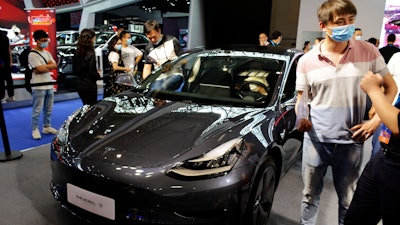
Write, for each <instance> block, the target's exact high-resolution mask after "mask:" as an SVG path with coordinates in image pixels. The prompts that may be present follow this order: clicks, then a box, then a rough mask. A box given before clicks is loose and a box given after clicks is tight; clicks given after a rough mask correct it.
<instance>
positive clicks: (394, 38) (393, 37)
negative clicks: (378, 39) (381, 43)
mask: <svg viewBox="0 0 400 225" xmlns="http://www.w3.org/2000/svg"><path fill="white" fill-rule="evenodd" d="M395 41H396V35H395V34H389V35H388V36H387V42H395Z"/></svg>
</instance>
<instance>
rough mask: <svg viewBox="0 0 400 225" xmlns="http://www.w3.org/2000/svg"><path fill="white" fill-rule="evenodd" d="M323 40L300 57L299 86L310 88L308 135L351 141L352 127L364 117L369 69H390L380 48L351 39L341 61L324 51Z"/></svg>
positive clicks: (322, 140) (297, 87) (340, 142)
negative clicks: (364, 82)
mask: <svg viewBox="0 0 400 225" xmlns="http://www.w3.org/2000/svg"><path fill="white" fill-rule="evenodd" d="M320 46H321V44H319V45H318V46H317V47H316V48H313V49H312V50H311V51H309V52H308V53H307V54H305V55H304V56H303V57H301V58H300V60H299V63H298V66H297V80H296V90H299V91H304V90H309V99H310V101H311V110H310V120H311V122H312V129H311V130H310V131H309V132H306V134H305V137H306V138H310V139H311V140H316V141H320V142H325V143H337V144H350V143H354V140H353V139H351V135H352V132H351V131H350V128H351V127H353V126H355V125H357V124H360V123H361V122H362V121H363V118H364V114H365V108H366V94H365V93H364V92H363V90H362V89H361V87H360V81H361V79H362V77H363V76H364V75H365V73H367V72H368V71H372V72H373V73H380V74H381V75H382V76H385V75H386V74H387V73H388V72H389V70H388V68H387V66H386V63H385V61H384V59H383V57H382V55H381V54H380V53H379V51H378V49H377V48H376V47H375V46H374V45H372V44H371V43H369V42H366V41H357V40H353V39H350V41H349V44H348V48H347V49H346V50H345V53H344V55H343V57H342V59H341V60H340V62H339V64H338V65H333V63H332V62H331V61H330V60H329V59H327V58H326V57H324V56H323V55H322V54H321V50H320Z"/></svg>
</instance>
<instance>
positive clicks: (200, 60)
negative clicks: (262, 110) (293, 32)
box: [141, 50, 288, 106]
mask: <svg viewBox="0 0 400 225" xmlns="http://www.w3.org/2000/svg"><path fill="white" fill-rule="evenodd" d="M287 61H288V56H285V55H278V54H271V53H257V52H242V51H222V50H221V51H206V52H199V53H192V54H186V55H183V56H181V57H180V58H178V59H177V60H175V61H172V62H168V63H166V64H164V65H163V66H162V67H161V68H159V69H158V70H156V71H155V72H154V73H153V74H152V75H151V76H150V77H149V78H148V79H146V80H145V81H144V82H143V84H142V85H141V87H142V88H144V89H146V90H149V91H150V92H153V93H157V97H158V96H160V94H161V93H163V92H164V93H165V91H169V92H171V91H172V92H173V93H170V95H176V96H181V98H183V99H184V100H190V101H199V100H203V101H207V102H210V101H215V102H221V101H223V102H224V103H225V104H236V103H239V104H240V103H241V104H243V103H244V102H245V103H246V104H247V103H249V104H250V105H259V104H262V105H264V106H265V105H268V104H269V102H270V100H271V98H272V96H273V94H274V93H273V92H274V90H275V87H276V86H277V82H279V80H280V79H279V78H280V77H281V74H283V71H284V70H285V65H286V62H287ZM182 96H184V97H182Z"/></svg>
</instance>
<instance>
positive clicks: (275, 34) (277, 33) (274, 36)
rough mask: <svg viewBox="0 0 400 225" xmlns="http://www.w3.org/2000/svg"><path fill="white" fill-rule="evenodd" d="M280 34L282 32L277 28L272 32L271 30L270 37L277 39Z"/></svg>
mask: <svg viewBox="0 0 400 225" xmlns="http://www.w3.org/2000/svg"><path fill="white" fill-rule="evenodd" d="M280 36H282V33H281V32H280V31H279V30H276V31H274V32H272V34H271V36H270V38H271V39H272V40H274V39H277V38H278V37H280Z"/></svg>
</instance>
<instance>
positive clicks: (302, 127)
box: [297, 118, 312, 132]
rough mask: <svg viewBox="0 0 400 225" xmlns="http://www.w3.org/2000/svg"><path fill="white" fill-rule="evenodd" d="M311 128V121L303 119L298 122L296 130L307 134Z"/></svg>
mask: <svg viewBox="0 0 400 225" xmlns="http://www.w3.org/2000/svg"><path fill="white" fill-rule="evenodd" d="M311 127H312V123H311V121H310V120H308V119H306V118H303V119H301V120H300V123H299V125H298V127H297V130H299V131H300V132H307V131H309V130H311Z"/></svg>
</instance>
